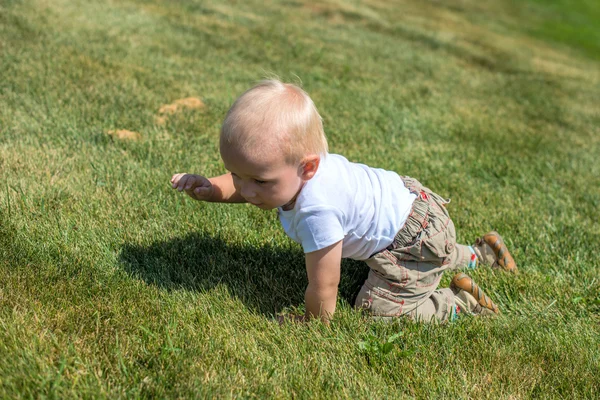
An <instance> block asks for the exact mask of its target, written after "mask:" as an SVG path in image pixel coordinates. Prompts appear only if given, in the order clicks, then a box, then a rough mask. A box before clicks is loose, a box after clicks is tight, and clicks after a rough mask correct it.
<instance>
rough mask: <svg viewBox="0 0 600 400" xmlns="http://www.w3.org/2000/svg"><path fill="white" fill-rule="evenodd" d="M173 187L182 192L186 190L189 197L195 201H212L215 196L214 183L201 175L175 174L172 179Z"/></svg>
mask: <svg viewBox="0 0 600 400" xmlns="http://www.w3.org/2000/svg"><path fill="white" fill-rule="evenodd" d="M171 187H172V188H173V189H177V190H179V191H180V192H181V191H183V190H185V192H186V193H187V195H188V196H190V197H191V198H192V199H194V200H203V201H210V200H211V198H212V196H213V194H214V188H213V185H212V183H211V182H210V181H209V180H208V179H207V178H205V177H203V176H200V175H193V174H186V173H182V174H175V175H173V177H172V178H171Z"/></svg>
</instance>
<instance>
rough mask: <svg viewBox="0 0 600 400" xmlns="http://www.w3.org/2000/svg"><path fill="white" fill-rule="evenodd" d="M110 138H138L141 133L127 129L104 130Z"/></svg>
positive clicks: (140, 136)
mask: <svg viewBox="0 0 600 400" xmlns="http://www.w3.org/2000/svg"><path fill="white" fill-rule="evenodd" d="M106 134H107V135H109V136H110V137H112V138H115V137H116V138H118V139H123V140H140V139H141V138H142V135H141V134H140V133H138V132H133V131H128V130H127V129H116V130H111V131H108V132H106Z"/></svg>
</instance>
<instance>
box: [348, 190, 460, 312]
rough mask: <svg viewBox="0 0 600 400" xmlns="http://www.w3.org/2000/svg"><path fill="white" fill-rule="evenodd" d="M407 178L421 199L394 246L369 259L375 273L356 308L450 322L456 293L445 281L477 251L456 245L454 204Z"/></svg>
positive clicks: (365, 284)
mask: <svg viewBox="0 0 600 400" xmlns="http://www.w3.org/2000/svg"><path fill="white" fill-rule="evenodd" d="M403 180H404V182H405V185H406V187H408V188H409V190H411V191H412V192H413V193H415V194H417V196H418V197H417V199H416V200H415V202H414V203H413V206H412V210H411V213H410V215H409V217H408V218H407V221H406V222H405V224H404V227H403V228H402V229H401V230H400V231H399V232H398V234H397V235H396V237H395V240H394V243H393V245H392V246H390V248H388V249H385V250H383V251H381V252H379V253H376V254H374V255H373V256H372V257H371V258H369V259H368V260H366V263H367V265H369V267H370V269H371V270H370V271H369V277H368V278H367V280H366V281H365V283H364V285H363V287H362V288H361V290H360V292H359V295H358V297H357V299H356V303H355V306H356V307H359V308H363V309H367V310H368V311H369V312H370V313H371V315H372V316H373V317H375V318H383V319H390V318H394V317H399V316H408V317H410V318H415V319H419V320H423V321H431V320H437V321H446V320H448V319H449V318H450V317H451V315H452V311H453V309H454V306H455V299H454V294H453V292H452V291H451V290H450V289H438V285H439V282H440V279H441V277H442V274H443V273H444V271H445V270H446V269H457V268H461V267H465V266H467V265H468V263H469V260H470V256H471V253H470V250H469V249H468V247H467V246H463V245H457V244H456V232H455V228H454V223H453V222H452V220H451V219H450V217H449V215H448V212H447V210H446V207H445V205H446V204H447V203H448V201H446V200H444V199H443V198H442V197H441V196H439V195H437V194H435V193H433V192H432V191H431V190H429V189H427V188H425V187H423V186H422V185H421V184H420V183H419V182H418V181H416V180H412V179H404V178H403Z"/></svg>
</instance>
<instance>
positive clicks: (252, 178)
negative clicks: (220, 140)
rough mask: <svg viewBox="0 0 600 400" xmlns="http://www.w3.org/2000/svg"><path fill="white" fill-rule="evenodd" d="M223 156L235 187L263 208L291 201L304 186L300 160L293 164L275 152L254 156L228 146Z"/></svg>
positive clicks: (279, 205)
mask: <svg viewBox="0 0 600 400" xmlns="http://www.w3.org/2000/svg"><path fill="white" fill-rule="evenodd" d="M221 157H222V158H223V163H224V164H225V168H226V169H227V170H228V171H230V172H231V175H232V177H233V184H234V186H235V188H236V190H237V191H238V192H239V193H240V194H241V195H242V197H244V199H246V200H247V201H248V203H251V204H253V205H255V206H257V207H259V208H262V209H264V210H270V209H273V208H276V207H281V206H283V205H285V204H287V203H289V202H290V201H291V200H292V199H293V198H294V197H295V196H296V195H297V194H298V192H299V191H300V189H301V188H302V184H303V182H304V181H303V180H302V173H301V167H300V163H298V165H295V164H294V165H291V164H289V163H287V162H286V161H285V159H284V157H283V155H282V154H280V153H278V152H276V151H273V152H266V153H264V154H262V155H261V156H260V157H251V156H249V155H247V154H244V152H243V151H240V150H238V149H234V148H228V149H222V150H221Z"/></svg>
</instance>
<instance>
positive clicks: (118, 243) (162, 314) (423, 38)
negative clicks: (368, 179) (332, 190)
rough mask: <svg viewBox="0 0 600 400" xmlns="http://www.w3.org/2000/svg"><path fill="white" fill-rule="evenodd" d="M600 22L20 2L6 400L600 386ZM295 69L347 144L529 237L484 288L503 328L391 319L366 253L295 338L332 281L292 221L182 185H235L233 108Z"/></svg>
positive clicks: (362, 4)
mask: <svg viewBox="0 0 600 400" xmlns="http://www.w3.org/2000/svg"><path fill="white" fill-rule="evenodd" d="M599 20H600V6H599V5H598V3H597V2H596V1H590V0H579V1H566V0H565V1H559V0H555V1H541V0H540V1H537V0H530V1H514V0H503V1H500V0H497V1H493V0H483V1H475V0H449V1H417V0H404V1H399V0H398V1H396V0H394V1H382V0H364V1H357V0H348V1H342V0H324V1H316V2H311V1H302V0H298V1H291V0H290V1H281V2H279V1H266V2H259V1H254V0H252V1H235V2H220V1H200V0H189V1H184V0H177V1H168V2H167V1H158V0H124V1H109V0H107V1H101V0H85V1H84V0H53V1H48V0H3V1H2V2H0V176H1V179H0V398H43V397H48V398H74V397H77V398H79V397H86V398H111V399H112V398H129V397H134V398H154V397H157V398H189V397H200V398H205V397H207V398H212V397H219V398H233V397H235V398H238V397H242V398H264V397H274V398H307V399H308V398H311V399H312V398H328V399H329V398H384V397H392V396H394V397H396V398H397V397H400V398H410V397H417V398H428V397H432V398H510V399H520V398H568V399H571V398H593V397H595V396H598V393H599V392H600V378H599V377H600V299H599V292H600V278H599V276H600V261H599V254H600V224H599V214H600V212H599V211H600V163H599V162H598V159H599V156H600V128H599V127H600V58H599V56H598V55H599V54H600V25H599V24H598V21H599ZM269 74H277V75H278V76H280V77H281V78H282V79H283V80H286V81H294V82H302V86H303V87H304V89H305V90H307V91H308V93H309V94H311V96H312V97H313V99H314V101H315V103H316V105H317V107H318V108H319V110H320V111H321V114H322V115H323V118H324V123H325V130H326V133H327V135H328V138H329V145H330V149H331V151H332V152H335V153H342V154H344V155H345V156H346V157H348V158H349V159H350V160H352V161H356V162H363V163H367V164H369V165H372V166H377V167H382V168H386V169H391V170H395V171H397V172H399V173H400V174H401V175H409V176H413V177H416V178H418V179H419V180H420V181H421V182H423V183H424V184H426V185H427V186H428V187H430V188H432V189H433V190H435V191H436V192H438V193H440V194H442V195H444V196H447V197H451V198H452V203H451V205H450V213H451V215H452V216H453V219H454V221H455V224H456V227H457V231H458V235H459V241H460V242H461V243H470V242H472V241H473V240H474V239H475V238H476V237H477V236H478V235H481V234H482V233H485V232H487V231H489V230H491V229H496V230H498V231H499V232H501V233H502V234H503V235H504V237H505V239H506V240H507V242H508V243H509V244H510V248H511V249H514V251H513V255H514V257H515V259H516V260H517V263H518V264H519V267H520V273H519V274H518V275H509V274H505V273H502V272H500V271H491V270H489V269H479V270H476V271H475V272H474V273H473V274H472V275H473V277H474V278H475V280H476V281H477V282H478V283H480V284H481V286H482V287H483V288H484V289H485V290H486V292H487V293H488V294H489V295H490V297H491V298H492V299H494V300H495V302H496V303H497V304H498V305H499V307H500V309H501V315H500V316H498V317H497V318H487V319H486V318H483V319H478V318H462V319H459V320H458V321H456V322H454V323H452V324H448V325H441V326H440V325H425V324H415V323H411V322H409V321H405V320H398V321H396V322H394V323H391V324H385V323H379V322H372V321H370V320H369V319H368V318H366V317H365V316H363V315H361V314H360V313H358V312H356V311H353V310H352V308H351V301H352V297H353V296H354V295H355V294H356V293H357V291H358V289H359V287H360V285H361V284H362V282H363V280H364V279H365V277H366V274H367V272H368V271H367V267H366V266H365V265H364V264H362V263H360V262H354V261H348V260H345V261H344V263H343V268H342V282H341V284H340V297H339V303H338V312H337V313H336V316H335V320H334V322H333V323H332V324H331V326H329V327H327V326H324V325H322V324H321V323H319V322H311V323H309V324H306V325H291V324H288V325H284V326H279V325H278V324H277V323H276V322H274V316H275V315H276V314H277V313H279V312H281V311H301V310H302V307H303V304H302V303H303V298H304V288H305V285H306V283H307V281H306V276H305V275H306V274H305V270H304V261H303V255H302V250H301V248H300V247H299V246H298V245H297V244H295V243H293V242H292V241H291V240H290V239H288V238H287V237H286V236H285V234H284V232H283V230H282V229H281V227H280V226H279V222H278V220H277V216H276V213H275V212H264V211H261V210H259V209H257V208H253V207H252V206H250V205H223V204H207V203H199V202H195V201H193V200H191V199H189V198H187V197H186V196H184V195H182V194H180V193H177V192H175V191H173V190H172V189H171V188H170V185H169V179H170V177H171V175H172V174H173V173H175V172H186V171H187V172H194V173H200V174H205V175H209V176H210V175H213V174H218V173H221V172H223V171H224V169H223V166H222V163H221V162H220V159H219V154H218V143H217V138H218V132H219V127H220V124H221V121H222V119H223V117H224V115H225V112H226V111H227V109H228V107H229V106H230V104H231V103H232V101H233V100H234V99H235V98H236V97H237V96H238V95H239V94H240V93H242V92H243V91H244V90H245V89H247V88H248V87H250V86H251V85H252V84H253V83H254V82H255V81H257V80H260V79H262V78H263V77H265V76H267V75H269ZM190 97H195V98H198V99H200V100H201V101H202V105H199V106H198V104H196V106H197V107H185V106H179V108H177V110H176V111H175V112H171V113H169V111H168V110H165V109H164V108H163V109H162V110H163V111H162V112H161V111H160V110H161V108H162V107H163V106H164V105H168V104H172V103H174V102H175V101H177V100H178V99H185V98H190ZM174 108H175V107H172V108H171V110H173V109H174ZM113 130H129V131H134V132H137V133H138V135H139V136H136V137H134V138H132V139H128V138H123V139H121V138H119V137H118V136H117V135H108V132H109V131H113ZM450 278H451V276H450V274H448V276H445V277H444V280H443V282H442V286H447V285H448V284H449V281H450ZM398 333H400V334H401V335H402V336H400V337H399V338H398V339H397V340H396V341H395V342H393V343H394V344H393V345H392V351H390V352H387V353H386V352H384V351H377V349H382V346H383V345H382V344H383V343H384V342H385V341H387V340H388V339H389V338H393V337H394V336H393V335H396V334H398ZM361 343H362V345H361ZM365 343H366V344H367V345H368V346H367V350H365V345H364V344H365ZM369 345H370V347H369ZM388 347H389V346H388ZM368 349H371V350H368Z"/></svg>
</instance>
